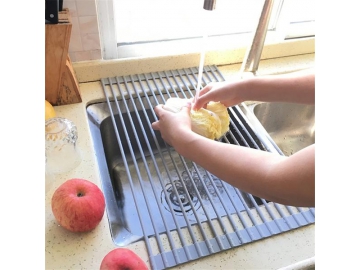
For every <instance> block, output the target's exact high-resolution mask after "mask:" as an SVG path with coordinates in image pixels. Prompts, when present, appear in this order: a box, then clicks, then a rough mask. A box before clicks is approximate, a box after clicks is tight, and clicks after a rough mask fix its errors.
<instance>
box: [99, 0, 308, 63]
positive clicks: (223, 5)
mask: <svg viewBox="0 0 360 270" xmlns="http://www.w3.org/2000/svg"><path fill="white" fill-rule="evenodd" d="M203 4H204V0H177V1H176V0H152V1H146V0H98V14H99V22H100V32H101V36H102V45H103V47H104V52H105V55H106V57H105V59H114V58H127V57H142V56H145V57H148V56H161V55H168V54H181V53H191V52H199V51H200V50H201V46H202V43H201V39H203V38H204V37H206V38H207V41H208V42H207V44H206V46H207V47H206V49H207V50H217V49H224V48H231V47H233V48H236V47H239V46H243V47H246V46H249V40H250V39H249V38H250V37H251V34H252V33H253V31H254V30H255V28H256V26H257V22H258V18H259V16H260V13H261V10H262V7H263V4H264V0H217V1H216V8H215V10H212V11H207V10H204V9H203ZM314 10H315V8H314V1H311V0H275V1H274V3H273V8H272V14H271V17H270V22H269V27H268V34H267V38H266V42H281V41H284V40H285V39H289V38H291V39H294V38H299V37H306V36H307V37H308V36H314V35H315V32H314V29H315V27H314V23H315V14H314Z"/></svg>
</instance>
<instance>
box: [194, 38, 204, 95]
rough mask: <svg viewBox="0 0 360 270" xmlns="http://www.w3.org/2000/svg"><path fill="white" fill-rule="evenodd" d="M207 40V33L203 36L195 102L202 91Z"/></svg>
mask: <svg viewBox="0 0 360 270" xmlns="http://www.w3.org/2000/svg"><path fill="white" fill-rule="evenodd" d="M206 42H207V35H204V36H203V38H202V46H201V55H200V64H199V74H198V78H197V86H196V92H195V99H194V102H196V100H197V99H198V98H199V92H200V87H201V81H202V74H203V69H204V62H205V52H206Z"/></svg>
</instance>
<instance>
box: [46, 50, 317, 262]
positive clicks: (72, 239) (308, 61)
mask: <svg viewBox="0 0 360 270" xmlns="http://www.w3.org/2000/svg"><path fill="white" fill-rule="evenodd" d="M177 64H178V63H177ZM313 65H314V54H309V55H302V56H295V57H286V59H273V60H266V61H262V62H261V63H260V67H259V72H258V75H259V76H261V75H263V74H274V73H281V72H288V71H294V70H298V69H303V68H307V67H312V66H313ZM89 66H91V65H86V64H84V65H79V66H78V68H77V67H76V65H74V67H75V72H76V73H77V76H78V78H84V77H86V76H87V74H88V73H91V72H93V71H90V70H89V69H90V67H89ZM104 68H105V69H106V68H108V66H106V65H104ZM151 68H156V67H154V66H153V65H152V67H151ZM157 68H158V70H159V71H162V70H167V69H168V68H169V67H168V66H167V67H166V68H161V67H160V68H159V67H157ZM174 68H177V67H174ZM218 68H219V70H220V71H221V72H222V74H223V75H224V77H225V79H227V80H230V79H233V78H234V77H236V76H237V72H238V71H239V69H240V64H231V65H224V66H218ZM96 69H101V66H100V67H96ZM122 70H123V71H121V72H120V71H116V72H114V71H111V72H110V74H112V75H109V76H114V75H124V74H126V72H127V70H126V68H125V69H122ZM149 71H151V70H149ZM141 72H144V69H142V71H141ZM114 73H116V74H114ZM122 73H123V74H122ZM95 77H96V76H95ZM89 80H91V79H89ZM79 82H80V92H81V96H82V102H81V103H77V104H71V105H63V106H55V111H56V113H57V116H59V117H65V118H68V119H70V120H72V121H73V122H74V123H75V125H76V126H77V129H78V135H79V139H78V147H79V150H80V152H81V156H82V162H81V163H80V165H79V166H78V167H76V168H75V169H73V170H72V171H70V172H67V173H63V174H57V175H46V177H45V180H46V184H47V191H46V194H45V204H46V206H45V259H46V263H45V267H46V269H99V267H100V263H101V261H102V259H103V257H104V256H105V255H106V254H107V253H108V252H109V251H111V250H112V249H115V248H116V247H117V246H115V244H114V243H113V242H112V239H111V234H110V230H109V224H108V220H107V216H106V212H105V214H104V217H103V219H102V221H101V222H100V224H99V225H98V226H97V227H96V228H95V229H94V230H93V231H91V232H88V233H71V232H69V231H67V230H65V229H63V228H62V227H60V226H59V225H58V223H57V222H56V220H55V218H54V216H53V214H52V211H51V197H52V194H53V192H54V191H55V189H56V188H57V187H58V186H59V185H61V184H62V183H63V182H65V181H66V180H67V179H70V178H84V179H87V180H90V181H91V182H93V183H95V184H96V185H98V186H99V187H100V188H101V182H100V174H99V170H98V165H97V161H96V156H95V153H94V149H93V142H92V138H91V135H90V130H89V125H88V120H87V114H86V106H87V104H89V103H90V102H93V101H95V100H96V101H100V100H103V99H104V96H103V92H102V87H101V83H100V81H99V80H97V79H94V81H89V82H86V81H85V80H83V79H80V80H79ZM127 248H129V249H131V250H133V251H134V252H136V253H137V254H138V255H139V256H140V257H141V258H142V259H143V260H144V261H145V262H146V264H147V265H148V266H149V268H150V263H149V259H148V257H147V251H146V247H145V244H144V242H142V241H140V242H137V243H133V244H130V245H129V246H127ZM314 256H315V224H311V225H308V226H305V227H301V228H298V229H295V230H292V231H289V232H285V233H281V234H279V235H275V236H272V237H270V238H267V239H262V240H259V241H256V242H252V243H249V244H245V245H243V246H240V247H237V248H233V249H231V250H227V251H223V252H221V253H217V254H215V255H212V256H208V257H204V258H201V259H198V260H195V261H191V262H188V263H186V264H183V265H181V266H179V267H177V268H176V269H279V268H283V267H287V266H289V265H293V267H290V268H286V269H307V267H309V266H311V265H314V264H315V260H314ZM301 261H306V263H304V264H301Z"/></svg>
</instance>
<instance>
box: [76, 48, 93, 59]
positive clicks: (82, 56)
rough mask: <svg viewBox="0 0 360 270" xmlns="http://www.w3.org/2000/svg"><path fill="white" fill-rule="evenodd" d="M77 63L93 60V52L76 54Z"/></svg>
mask: <svg viewBox="0 0 360 270" xmlns="http://www.w3.org/2000/svg"><path fill="white" fill-rule="evenodd" d="M75 57H76V61H77V62H79V61H87V60H92V59H91V51H82V52H75Z"/></svg>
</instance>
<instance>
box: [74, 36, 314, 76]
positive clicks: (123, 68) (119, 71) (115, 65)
mask: <svg viewBox="0 0 360 270" xmlns="http://www.w3.org/2000/svg"><path fill="white" fill-rule="evenodd" d="M245 51H246V47H242V48H234V49H224V50H221V49H219V50H213V51H206V54H205V62H204V65H217V66H223V65H231V64H237V65H238V66H239V67H240V66H241V63H242V61H243V58H244V54H245ZM314 54H315V38H303V39H292V40H286V41H284V42H281V43H273V44H267V45H265V46H264V48H263V52H262V56H261V61H260V65H259V71H258V72H257V74H259V75H260V74H263V73H279V72H288V71H291V69H294V68H295V69H303V68H306V67H309V66H313V65H314ZM293 61H295V65H293V64H292V63H293ZM277 62H280V63H281V64H273V63H277ZM199 63H200V52H196V53H186V54H174V55H167V56H154V57H131V58H124V59H115V60H114V59H113V60H93V61H82V62H75V63H73V67H74V70H75V73H76V77H77V79H78V82H79V83H82V82H89V81H97V80H100V79H101V78H105V77H111V76H117V75H118V76H120V75H131V74H141V73H147V72H156V71H164V70H171V69H181V68H187V67H197V66H199ZM289 65H290V66H292V68H290V70H288V66H289ZM266 66H267V67H266ZM296 66H298V68H296ZM264 67H266V68H265V71H264Z"/></svg>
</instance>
